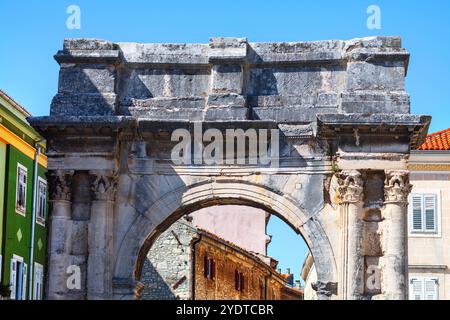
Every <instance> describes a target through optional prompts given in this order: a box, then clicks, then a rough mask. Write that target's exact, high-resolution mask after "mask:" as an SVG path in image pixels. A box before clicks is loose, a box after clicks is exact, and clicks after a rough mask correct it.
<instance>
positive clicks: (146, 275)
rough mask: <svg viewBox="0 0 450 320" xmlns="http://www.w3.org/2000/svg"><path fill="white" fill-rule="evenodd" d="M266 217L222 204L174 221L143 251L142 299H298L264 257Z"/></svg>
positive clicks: (271, 261)
mask: <svg viewBox="0 0 450 320" xmlns="http://www.w3.org/2000/svg"><path fill="white" fill-rule="evenodd" d="M269 219H270V214H269V213H267V212H265V211H264V210H261V209H257V208H251V207H246V206H226V205H225V206H214V207H209V208H204V209H200V210H198V211H195V212H193V213H192V214H190V215H188V216H185V217H183V218H181V219H180V220H178V221H176V222H175V223H174V224H172V225H171V226H170V227H169V228H168V229H167V230H166V231H164V232H163V233H162V234H161V235H160V236H159V237H158V238H157V239H156V241H155V242H154V243H153V245H152V247H151V248H150V250H149V252H148V254H147V259H146V260H145V261H144V265H143V268H142V272H141V278H140V281H141V282H142V283H143V285H144V289H143V290H142V293H141V299H142V300H164V299H167V300H172V299H183V300H184V299H197V300H205V299H219V300H227V299H228V300H229V299H240V300H243V299H246V300H249V299H251V300H266V299H267V300H269V299H272V300H275V299H276V300H280V299H298V300H299V299H301V298H302V291H300V290H298V289H297V288H292V284H289V283H287V281H286V275H285V274H281V273H280V272H279V270H277V264H278V262H277V261H276V260H274V259H273V258H271V257H268V256H267V252H266V248H267V245H268V243H269V241H270V237H269V236H268V235H267V234H266V226H267V223H268V221H269Z"/></svg>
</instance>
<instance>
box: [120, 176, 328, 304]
mask: <svg viewBox="0 0 450 320" xmlns="http://www.w3.org/2000/svg"><path fill="white" fill-rule="evenodd" d="M169 198H170V199H173V201H170V200H168V199H169ZM179 199H181V201H180V200H179ZM220 204H239V205H247V206H253V207H258V208H262V209H265V210H268V211H270V212H273V213H275V214H276V215H277V216H278V217H280V218H281V219H282V220H283V221H285V222H286V223H287V224H288V225H289V226H290V227H291V228H292V229H293V230H294V231H295V232H296V233H298V234H300V235H301V236H302V237H303V238H304V240H305V241H306V243H307V245H308V247H309V249H310V251H311V253H312V255H313V257H314V261H315V263H316V265H317V275H318V283H319V284H321V285H320V286H319V287H321V286H323V287H324V288H325V287H327V288H332V287H333V284H335V283H336V281H337V268H336V261H335V257H334V254H333V250H332V246H331V244H330V243H329V240H328V237H327V235H326V233H325V231H324V230H323V227H322V226H321V224H320V221H319V220H317V219H315V218H314V214H308V213H304V212H303V211H302V209H301V208H300V205H299V204H298V203H296V201H295V199H290V197H289V196H288V195H284V196H283V195H280V194H277V193H275V192H274V191H272V190H270V188H269V187H267V186H261V185H255V184H250V183H242V182H239V181H238V180H230V179H226V180H223V181H221V180H215V181H205V182H204V183H202V184H197V185H195V186H191V187H185V188H180V189H178V190H174V191H169V192H168V193H166V194H165V195H163V196H162V197H161V198H160V199H158V200H157V201H156V202H155V203H154V204H153V205H152V207H150V208H149V210H148V212H146V214H145V216H143V218H142V219H139V220H136V221H135V222H134V223H133V224H132V226H131V227H130V229H129V230H128V232H127V234H126V235H125V237H124V240H123V242H122V244H121V246H120V249H119V252H118V256H117V259H116V266H115V279H116V281H117V282H118V283H119V284H123V283H130V284H133V283H136V282H137V279H139V278H140V272H141V270H140V268H141V266H142V263H143V260H144V259H145V256H146V254H147V252H148V250H149V249H150V247H151V245H152V242H153V241H154V239H156V238H157V237H158V235H159V234H161V232H162V231H164V230H162V228H164V227H166V226H167V225H168V224H171V223H173V222H174V221H176V220H178V219H179V218H180V217H181V216H182V215H184V214H188V213H190V212H193V211H195V210H197V209H199V208H202V207H205V206H210V205H220ZM155 211H158V212H155ZM155 216H158V217H159V219H160V221H152V220H151V219H148V218H146V217H155ZM133 262H134V263H133ZM136 286H137V287H136V288H129V289H130V291H129V292H128V293H126V292H124V290H123V289H124V288H123V286H119V289H118V290H117V295H116V296H115V298H118V299H121V298H128V299H129V298H132V297H133V296H135V294H136V290H138V289H139V288H138V287H139V284H138V283H137V284H136ZM333 294H334V295H336V294H337V292H333V289H328V291H325V290H323V291H321V292H319V296H320V298H321V299H328V298H330V297H331V296H332V295H333Z"/></svg>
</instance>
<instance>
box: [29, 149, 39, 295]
mask: <svg viewBox="0 0 450 320" xmlns="http://www.w3.org/2000/svg"><path fill="white" fill-rule="evenodd" d="M38 142H39V141H38ZM40 154H41V147H39V146H38V145H37V143H36V153H35V156H34V163H33V164H34V169H33V170H34V171H33V202H32V204H31V205H32V209H31V237H30V238H31V240H30V242H31V243H30V267H29V268H28V270H29V274H28V299H29V300H33V266H34V261H33V260H34V229H35V226H36V210H37V203H36V202H37V192H38V190H37V188H38V183H37V180H38V160H39V156H40Z"/></svg>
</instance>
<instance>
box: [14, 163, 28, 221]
mask: <svg viewBox="0 0 450 320" xmlns="http://www.w3.org/2000/svg"><path fill="white" fill-rule="evenodd" d="M26 201H27V168H25V167H24V166H22V165H21V164H20V163H18V164H17V183H16V212H17V213H19V214H21V215H25V210H26Z"/></svg>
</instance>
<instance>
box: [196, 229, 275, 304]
mask: <svg viewBox="0 0 450 320" xmlns="http://www.w3.org/2000/svg"><path fill="white" fill-rule="evenodd" d="M195 256H196V258H195V270H196V272H195V299H196V300H224V299H232V300H263V299H265V297H266V293H267V299H269V300H271V299H280V298H281V288H282V287H283V285H284V283H283V281H282V280H281V279H280V278H279V277H276V276H274V275H273V274H272V273H271V271H270V270H269V268H268V266H267V267H266V266H265V265H264V264H263V262H261V261H258V260H255V259H254V258H252V257H249V256H248V255H245V254H242V253H240V252H239V251H237V250H235V249H233V248H232V247H229V246H227V245H224V244H222V243H220V242H217V241H215V240H214V239H209V238H207V237H205V236H203V237H202V240H201V241H200V242H199V243H198V244H197V245H196V248H195ZM205 256H207V257H209V258H212V259H214V261H215V265H216V270H215V278H214V279H208V278H207V277H205V275H204V258H205ZM236 270H237V271H239V272H241V273H243V274H244V290H243V291H239V290H236V284H235V272H236Z"/></svg>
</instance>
